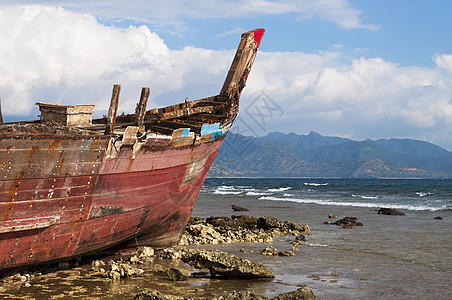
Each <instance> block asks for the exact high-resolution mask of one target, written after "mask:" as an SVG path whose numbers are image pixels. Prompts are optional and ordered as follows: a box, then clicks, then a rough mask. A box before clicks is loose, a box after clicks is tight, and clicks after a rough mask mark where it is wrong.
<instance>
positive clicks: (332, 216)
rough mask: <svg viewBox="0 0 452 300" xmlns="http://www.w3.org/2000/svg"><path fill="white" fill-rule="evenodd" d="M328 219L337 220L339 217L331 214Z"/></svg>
mask: <svg viewBox="0 0 452 300" xmlns="http://www.w3.org/2000/svg"><path fill="white" fill-rule="evenodd" d="M328 218H330V219H336V218H337V216H336V215H333V214H329V215H328Z"/></svg>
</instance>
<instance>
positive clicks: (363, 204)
mask: <svg viewBox="0 0 452 300" xmlns="http://www.w3.org/2000/svg"><path fill="white" fill-rule="evenodd" d="M259 200H270V201H287V202H295V203H302V204H318V205H330V206H349V207H368V208H381V207H386V208H394V209H404V210H413V211H440V210H448V209H450V206H449V205H442V206H436V207H431V206H428V205H421V204H419V205H405V204H388V203H382V202H372V203H369V202H347V201H341V202H339V201H329V200H319V199H299V198H283V197H273V196H263V197H260V198H259Z"/></svg>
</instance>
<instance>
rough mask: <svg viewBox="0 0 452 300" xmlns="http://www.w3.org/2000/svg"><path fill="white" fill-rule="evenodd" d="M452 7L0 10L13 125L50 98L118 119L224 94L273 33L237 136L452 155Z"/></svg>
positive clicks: (276, 4) (168, 0) (222, 4)
mask: <svg viewBox="0 0 452 300" xmlns="http://www.w3.org/2000/svg"><path fill="white" fill-rule="evenodd" d="M451 13H452V1H449V0H434V1H421V0H398V1H389V0H380V1H368V0H317V1H314V0H280V1H277V0H273V1H271V0H249V1H247V0H226V1H217V0H198V1H175V0H165V1H163V0H146V1H145V0H135V1H118V0H98V1H96V0H66V1H64V0H63V1H51V0H47V1H46V0H42V1H39V0H36V1H29V0H0V98H1V109H2V113H3V118H4V120H5V121H16V120H31V119H37V118H38V117H37V116H38V114H39V111H38V108H37V107H36V105H35V103H36V102H39V101H43V102H49V103H59V104H96V116H98V117H100V116H102V115H103V114H106V110H107V107H108V105H109V102H110V98H111V90H112V87H113V84H121V86H122V90H121V95H120V102H119V103H120V104H119V112H126V113H129V112H133V111H134V110H135V106H136V103H137V102H138V100H139V96H140V93H141V87H150V88H151V97H150V103H149V105H148V108H151V107H161V106H165V105H170V104H175V103H179V102H182V101H183V100H184V99H185V98H186V97H188V98H189V100H195V99H198V98H203V97H208V96H212V95H216V94H218V92H219V90H220V89H221V86H222V83H223V81H224V79H225V77H226V73H227V70H228V68H229V66H230V63H231V61H232V58H233V56H234V53H235V49H236V47H237V46H238V43H239V40H240V34H241V33H243V32H246V31H248V30H251V29H254V28H259V27H263V28H265V29H266V33H265V35H264V38H263V41H262V43H261V48H260V49H259V53H258V55H257V58H256V61H255V64H254V66H253V69H252V71H251V74H250V76H249V79H248V83H247V87H246V88H245V90H244V92H243V93H242V98H241V109H240V114H239V118H238V121H237V124H236V126H235V127H234V128H233V131H235V132H237V133H242V134H245V135H252V136H262V135H265V134H267V133H269V132H272V131H281V132H284V133H290V132H294V133H296V134H308V133H309V132H311V131H315V132H318V133H320V134H322V135H326V136H341V137H347V138H351V139H355V140H366V139H384V138H410V139H418V140H423V141H427V142H431V143H434V144H437V145H439V146H441V147H443V148H445V149H447V150H449V151H452V39H451V38H450V28H452V18H450V15H451Z"/></svg>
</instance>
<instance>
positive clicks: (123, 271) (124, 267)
mask: <svg viewBox="0 0 452 300" xmlns="http://www.w3.org/2000/svg"><path fill="white" fill-rule="evenodd" d="M98 271H99V272H100V273H101V275H102V276H104V277H107V278H111V279H113V280H118V279H120V278H125V277H134V276H141V275H143V273H144V270H142V269H139V268H137V267H134V266H132V265H130V264H129V263H126V262H123V261H122V260H121V259H120V260H119V261H113V260H110V261H109V262H108V264H107V265H106V266H105V270H104V269H103V268H101V269H98Z"/></svg>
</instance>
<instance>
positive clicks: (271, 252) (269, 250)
mask: <svg viewBox="0 0 452 300" xmlns="http://www.w3.org/2000/svg"><path fill="white" fill-rule="evenodd" d="M261 254H262V255H266V256H272V255H276V254H278V250H277V249H276V248H275V247H272V246H268V247H266V248H265V249H262V250H261Z"/></svg>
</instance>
